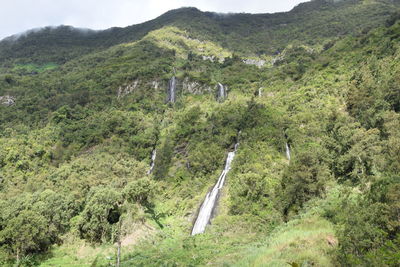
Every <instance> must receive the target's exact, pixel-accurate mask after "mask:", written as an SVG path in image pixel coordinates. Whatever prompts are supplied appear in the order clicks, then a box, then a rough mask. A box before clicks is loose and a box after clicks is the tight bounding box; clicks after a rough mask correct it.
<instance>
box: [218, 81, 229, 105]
mask: <svg viewBox="0 0 400 267" xmlns="http://www.w3.org/2000/svg"><path fill="white" fill-rule="evenodd" d="M217 93H218V95H217V99H218V101H219V102H223V101H224V100H225V99H226V98H227V97H228V87H226V86H224V85H223V84H221V83H218V92H217Z"/></svg>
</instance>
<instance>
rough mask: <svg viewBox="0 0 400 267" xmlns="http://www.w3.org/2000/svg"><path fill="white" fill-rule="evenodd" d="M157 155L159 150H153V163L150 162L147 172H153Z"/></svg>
mask: <svg viewBox="0 0 400 267" xmlns="http://www.w3.org/2000/svg"><path fill="white" fill-rule="evenodd" d="M156 157H157V150H156V149H154V150H153V152H152V153H151V164H150V169H149V170H148V171H147V174H151V173H152V172H153V169H154V166H155V161H156Z"/></svg>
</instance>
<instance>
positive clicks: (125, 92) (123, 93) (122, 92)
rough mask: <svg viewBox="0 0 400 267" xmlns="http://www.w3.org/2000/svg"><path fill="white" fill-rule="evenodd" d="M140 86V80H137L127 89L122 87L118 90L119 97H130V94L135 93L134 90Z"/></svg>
mask: <svg viewBox="0 0 400 267" xmlns="http://www.w3.org/2000/svg"><path fill="white" fill-rule="evenodd" d="M138 85H139V80H135V81H134V82H133V83H131V84H128V85H127V86H125V87H123V86H120V87H119V88H118V92H117V97H118V98H121V97H124V96H126V95H129V94H130V93H132V92H133V90H135V89H136V88H137V87H138Z"/></svg>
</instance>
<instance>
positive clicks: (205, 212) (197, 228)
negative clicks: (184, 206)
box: [192, 144, 238, 235]
mask: <svg viewBox="0 0 400 267" xmlns="http://www.w3.org/2000/svg"><path fill="white" fill-rule="evenodd" d="M237 148H238V144H236V145H235V150H234V151H232V152H229V153H228V157H227V159H226V163H225V168H224V170H223V171H222V173H221V175H220V176H219V178H218V181H217V183H216V184H215V186H214V187H213V189H212V190H211V191H210V192H208V193H207V195H206V198H205V199H204V202H203V204H202V205H201V208H200V211H199V215H198V216H197V219H196V222H195V224H194V226H193V229H192V235H197V234H202V233H204V231H205V230H206V227H207V225H208V223H209V222H210V220H211V216H212V214H213V211H214V210H215V207H216V203H217V200H218V196H219V192H220V190H221V189H222V187H223V186H224V183H225V179H226V176H227V175H228V172H229V170H230V169H231V164H232V161H233V159H234V157H235V154H236V151H237Z"/></svg>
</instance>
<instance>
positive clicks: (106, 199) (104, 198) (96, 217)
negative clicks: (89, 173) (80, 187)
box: [78, 187, 122, 243]
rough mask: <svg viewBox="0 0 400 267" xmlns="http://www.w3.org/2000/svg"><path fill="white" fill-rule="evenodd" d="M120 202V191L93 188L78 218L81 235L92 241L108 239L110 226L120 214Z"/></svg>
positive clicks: (110, 230) (117, 219) (110, 231)
mask: <svg viewBox="0 0 400 267" xmlns="http://www.w3.org/2000/svg"><path fill="white" fill-rule="evenodd" d="M121 204H122V195H121V193H119V192H117V191H115V190H114V189H111V188H101V187H97V188H96V187H95V188H93V189H92V190H91V191H90V192H89V194H88V200H87V202H86V206H85V208H84V210H83V212H82V214H81V215H80V218H79V222H78V227H79V230H80V234H81V236H82V237H83V238H85V239H87V240H89V241H91V242H94V243H96V242H105V241H110V240H111V237H112V230H113V228H112V227H113V225H115V224H116V223H117V222H118V221H119V219H120V216H121V211H120V206H121Z"/></svg>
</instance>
